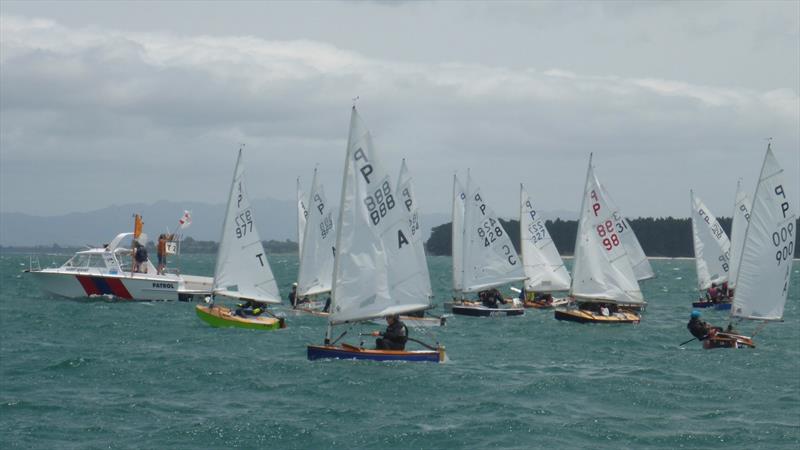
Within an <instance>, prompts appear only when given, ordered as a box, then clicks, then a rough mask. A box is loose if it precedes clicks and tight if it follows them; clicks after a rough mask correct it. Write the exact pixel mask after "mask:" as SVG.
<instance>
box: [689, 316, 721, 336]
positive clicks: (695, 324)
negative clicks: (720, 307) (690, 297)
mask: <svg viewBox="0 0 800 450" xmlns="http://www.w3.org/2000/svg"><path fill="white" fill-rule="evenodd" d="M686 328H688V329H689V332H690V333H692V336H694V337H696V338H697V339H698V340H700V341H702V340H704V339H706V338H707V337H710V336H713V335H714V334H716V333H717V332H718V331H722V328H720V327H715V326H712V325H711V324H710V323H708V322H706V321H704V320H701V319H700V311H698V310H696V309H695V310H694V311H692V314H691V315H690V316H689V323H688V324H686Z"/></svg>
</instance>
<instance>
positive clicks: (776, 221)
mask: <svg viewBox="0 0 800 450" xmlns="http://www.w3.org/2000/svg"><path fill="white" fill-rule="evenodd" d="M784 186H785V180H784V176H783V169H782V168H781V166H780V165H779V164H778V161H777V160H776V159H775V156H774V155H773V154H772V149H771V148H770V146H767V154H766V155H765V156H764V165H763V166H762V168H761V176H760V177H759V179H758V185H757V186H756V193H755V195H754V197H753V209H752V210H751V211H750V222H749V223H748V225H747V231H746V233H745V237H744V246H743V247H742V259H741V262H740V263H739V275H738V279H737V281H736V295H734V297H733V307H732V308H731V315H732V316H735V317H743V318H747V319H758V320H780V319H781V318H782V317H783V307H784V305H785V304H786V294H787V293H788V291H789V277H790V275H791V273H792V258H793V256H794V246H795V245H796V243H797V239H796V235H797V230H796V229H795V226H796V225H795V221H796V220H797V213H796V209H795V208H796V206H795V204H794V202H793V200H790V199H788V198H787V196H786V191H785V190H784Z"/></svg>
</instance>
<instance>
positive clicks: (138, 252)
mask: <svg viewBox="0 0 800 450" xmlns="http://www.w3.org/2000/svg"><path fill="white" fill-rule="evenodd" d="M133 261H134V264H133V271H134V272H141V273H147V248H145V246H144V245H142V244H140V243H139V241H136V242H135V243H134V250H133Z"/></svg>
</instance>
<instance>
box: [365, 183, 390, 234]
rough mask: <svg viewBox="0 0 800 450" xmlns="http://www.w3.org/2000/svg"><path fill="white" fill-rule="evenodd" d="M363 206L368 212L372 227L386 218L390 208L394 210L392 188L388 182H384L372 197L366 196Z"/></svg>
mask: <svg viewBox="0 0 800 450" xmlns="http://www.w3.org/2000/svg"><path fill="white" fill-rule="evenodd" d="M364 205H365V206H366V207H367V211H368V212H369V219H370V220H371V221H372V224H373V225H377V224H379V223H381V219H383V218H384V217H386V213H388V212H389V211H390V210H391V209H392V208H394V205H395V201H394V197H393V196H392V187H391V186H390V185H389V182H388V181H384V182H383V184H382V185H381V187H379V188H378V189H377V190H376V191H375V192H373V193H372V195H367V197H366V198H365V199H364Z"/></svg>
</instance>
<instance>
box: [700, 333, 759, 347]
mask: <svg viewBox="0 0 800 450" xmlns="http://www.w3.org/2000/svg"><path fill="white" fill-rule="evenodd" d="M703 348H704V349H706V350H710V349H712V348H756V344H755V343H754V342H753V339H752V338H750V337H748V336H742V335H741V334H733V333H725V332H719V333H717V334H715V335H714V336H713V337H710V338H708V339H706V340H704V341H703Z"/></svg>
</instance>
